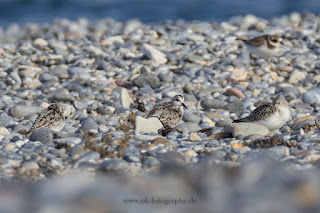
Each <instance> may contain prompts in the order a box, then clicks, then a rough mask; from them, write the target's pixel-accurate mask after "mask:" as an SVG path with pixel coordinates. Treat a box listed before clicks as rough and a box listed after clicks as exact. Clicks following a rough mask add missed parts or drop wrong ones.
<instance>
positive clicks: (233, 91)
mask: <svg viewBox="0 0 320 213" xmlns="http://www.w3.org/2000/svg"><path fill="white" fill-rule="evenodd" d="M224 94H225V95H226V96H235V97H237V98H239V99H242V98H245V97H246V96H245V95H244V94H243V92H241V90H239V89H237V88H228V89H227V90H226V92H225V93H224Z"/></svg>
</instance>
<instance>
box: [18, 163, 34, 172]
mask: <svg viewBox="0 0 320 213" xmlns="http://www.w3.org/2000/svg"><path fill="white" fill-rule="evenodd" d="M38 169H39V165H38V163H37V162H35V161H30V160H27V161H23V162H22V164H21V167H20V170H21V171H22V172H29V171H31V170H38Z"/></svg>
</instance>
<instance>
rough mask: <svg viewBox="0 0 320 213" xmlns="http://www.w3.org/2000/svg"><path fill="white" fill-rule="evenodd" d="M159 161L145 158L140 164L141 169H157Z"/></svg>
mask: <svg viewBox="0 0 320 213" xmlns="http://www.w3.org/2000/svg"><path fill="white" fill-rule="evenodd" d="M159 166H160V161H159V160H157V159H156V158H151V157H150V158H147V159H145V160H144V161H143V163H142V168H152V167H159Z"/></svg>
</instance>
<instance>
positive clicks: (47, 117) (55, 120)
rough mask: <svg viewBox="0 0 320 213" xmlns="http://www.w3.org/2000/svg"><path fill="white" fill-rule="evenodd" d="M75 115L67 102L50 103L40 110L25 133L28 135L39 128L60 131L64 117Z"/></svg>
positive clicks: (73, 109) (74, 111)
mask: <svg viewBox="0 0 320 213" xmlns="http://www.w3.org/2000/svg"><path fill="white" fill-rule="evenodd" d="M75 115H76V110H75V108H74V107H73V106H71V105H69V104H60V103H59V104H51V105H50V106H49V107H48V109H45V110H43V111H41V112H40V115H39V116H38V117H37V118H36V120H35V121H34V123H33V125H32V127H31V129H30V130H29V131H28V132H27V133H26V134H27V135H29V134H31V133H32V132H34V131H36V130H38V129H40V128H48V129H51V130H54V131H61V130H62V129H63V127H64V125H65V119H67V118H73V117H74V116H75Z"/></svg>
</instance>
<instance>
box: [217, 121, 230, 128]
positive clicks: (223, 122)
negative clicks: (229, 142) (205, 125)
mask: <svg viewBox="0 0 320 213" xmlns="http://www.w3.org/2000/svg"><path fill="white" fill-rule="evenodd" d="M227 124H228V122H227V121H225V120H218V121H217V122H216V127H225V126H226V125H227Z"/></svg>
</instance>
